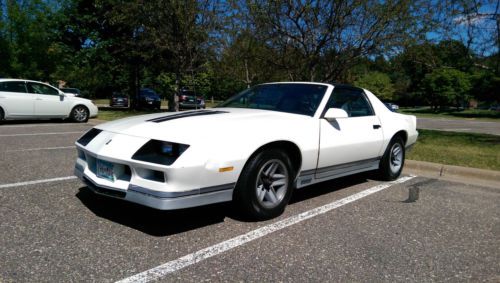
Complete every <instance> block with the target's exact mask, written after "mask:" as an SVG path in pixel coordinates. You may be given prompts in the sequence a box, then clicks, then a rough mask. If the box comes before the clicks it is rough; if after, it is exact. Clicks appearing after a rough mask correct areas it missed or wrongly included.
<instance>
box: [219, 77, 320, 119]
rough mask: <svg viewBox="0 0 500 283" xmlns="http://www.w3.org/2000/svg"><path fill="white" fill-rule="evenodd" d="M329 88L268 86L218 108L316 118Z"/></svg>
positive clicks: (286, 85) (245, 93)
mask: <svg viewBox="0 0 500 283" xmlns="http://www.w3.org/2000/svg"><path fill="white" fill-rule="evenodd" d="M326 90H327V86H325V85H316V84H297V83H293V84H292V83H288V84H287V83H282V84H266V85H258V86H255V87H252V88H250V89H247V90H244V91H243V92H240V93H239V94H237V95H235V96H233V97H231V98H229V99H228V100H226V101H224V102H223V103H221V104H220V105H218V106H217V107H234V108H251V109H263V110H273V111H280V112H287V113H294V114H301V115H308V116H314V113H316V109H318V106H319V104H320V102H321V99H322V98H323V96H324V95H325V92H326Z"/></svg>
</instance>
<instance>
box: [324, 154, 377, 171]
mask: <svg viewBox="0 0 500 283" xmlns="http://www.w3.org/2000/svg"><path fill="white" fill-rule="evenodd" d="M379 160H380V157H377V158H370V159H365V160H360V161H355V162H349V163H343V164H339V165H333V166H328V167H322V168H318V170H316V173H317V174H319V173H324V172H328V171H334V170H339V169H344V168H349V167H354V166H359V165H363V164H367V163H370V162H374V161H379Z"/></svg>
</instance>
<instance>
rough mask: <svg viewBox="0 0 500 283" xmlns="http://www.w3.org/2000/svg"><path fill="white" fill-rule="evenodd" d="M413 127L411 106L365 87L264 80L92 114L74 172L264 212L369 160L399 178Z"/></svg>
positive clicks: (113, 191) (123, 188) (367, 165)
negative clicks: (171, 104)
mask: <svg viewBox="0 0 500 283" xmlns="http://www.w3.org/2000/svg"><path fill="white" fill-rule="evenodd" d="M320 133H321V134H320ZM417 136H418V132H417V130H416V117H415V116H410V115H402V114H399V113H393V112H391V111H389V110H388V109H387V107H385V106H384V104H383V103H382V102H381V101H380V100H378V98H377V97H376V96H375V95H373V94H372V93H371V92H370V91H368V90H364V89H360V88H356V87H352V86H346V85H333V84H321V83H270V84H262V85H257V86H255V87H252V88H250V89H247V90H245V91H243V92H241V93H239V94H237V95H235V96H233V97H231V98H229V99H228V100H227V101H225V102H223V103H222V104H220V105H219V106H218V107H216V108H212V109H210V110H192V111H186V112H181V113H158V114H150V115H144V116H136V117H133V118H132V117H131V118H126V121H125V120H116V121H113V122H108V123H105V124H99V125H97V126H96V127H94V128H93V129H91V130H89V131H88V132H87V133H85V134H84V135H83V136H82V137H81V138H80V139H78V140H77V142H76V147H77V152H78V157H77V160H76V165H75V175H76V176H78V177H79V178H80V179H81V180H83V181H84V182H85V183H86V184H87V185H88V187H89V188H90V189H91V190H92V191H94V192H95V193H97V194H102V195H106V196H110V197H115V198H119V199H123V200H126V201H130V202H135V203H139V204H142V205H145V206H149V207H153V208H157V209H163V210H169V209H179V208H187V207H194V206H200V205H206V204H210V203H217V202H225V201H234V202H236V203H237V206H235V207H238V208H241V209H242V210H243V211H244V212H245V213H246V214H248V215H249V216H251V217H253V218H256V219H267V218H270V217H275V216H278V215H279V214H281V213H282V212H283V210H284V208H285V206H286V205H287V203H288V201H289V200H290V197H291V194H292V191H293V189H294V188H302V187H306V186H309V185H312V184H315V183H318V182H323V181H326V180H330V179H334V178H338V177H342V176H346V175H351V174H355V173H360V172H363V171H371V170H375V171H376V172H377V174H378V176H379V177H380V178H381V179H383V180H394V179H396V178H398V177H399V176H400V174H401V171H402V169H403V165H404V158H405V150H406V149H407V148H409V147H411V146H412V145H413V144H414V143H415V142H416V140H417Z"/></svg>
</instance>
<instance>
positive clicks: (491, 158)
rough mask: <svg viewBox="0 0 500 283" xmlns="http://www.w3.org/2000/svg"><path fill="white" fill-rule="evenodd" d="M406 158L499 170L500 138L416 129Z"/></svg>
mask: <svg viewBox="0 0 500 283" xmlns="http://www.w3.org/2000/svg"><path fill="white" fill-rule="evenodd" d="M407 158H408V159H413V160H420V161H428V162H435V163H442V164H449V165H458V166H466V167H475V168H481V169H490V170H500V136H494V135H485V134H470V133H456V132H442V131H431V130H419V137H418V140H417V143H416V144H415V146H414V147H413V149H412V150H411V151H410V152H409V153H408V155H407Z"/></svg>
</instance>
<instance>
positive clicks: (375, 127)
mask: <svg viewBox="0 0 500 283" xmlns="http://www.w3.org/2000/svg"><path fill="white" fill-rule="evenodd" d="M380 128H382V126H380V125H373V129H374V130H377V129H380Z"/></svg>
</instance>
